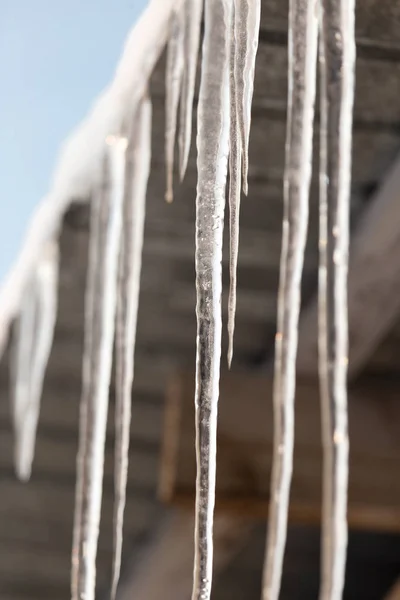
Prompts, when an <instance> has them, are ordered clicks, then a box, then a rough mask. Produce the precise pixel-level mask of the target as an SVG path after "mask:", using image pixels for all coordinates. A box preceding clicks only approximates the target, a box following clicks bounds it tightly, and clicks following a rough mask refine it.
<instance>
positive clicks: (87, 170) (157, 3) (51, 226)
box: [0, 0, 183, 356]
mask: <svg viewBox="0 0 400 600" xmlns="http://www.w3.org/2000/svg"><path fill="white" fill-rule="evenodd" d="M182 2H183V0H149V4H148V6H147V8H146V9H145V10H144V11H143V13H142V15H141V17H140V18H139V20H138V21H137V22H136V24H135V25H134V27H133V28H132V29H131V31H130V33H129V35H128V38H127V41H126V43H125V48H124V51H123V53H122V57H121V59H120V62H119V64H118V67H117V70H116V73H115V76H114V79H113V81H112V82H111V84H110V85H109V87H108V88H107V89H106V90H105V91H104V92H103V93H102V94H101V96H100V97H99V98H98V99H97V101H96V102H95V104H94V106H93V109H92V110H91V112H90V113H89V115H88V116H87V118H86V119H85V120H84V121H83V122H82V123H81V125H80V126H78V128H77V129H76V130H75V131H74V132H73V133H72V134H71V136H70V137H69V138H68V139H67V140H66V142H65V143H64V146H63V148H62V151H61V156H60V159H59V162H58V166H57V168H56V171H55V174H54V177H53V182H52V185H51V188H50V191H49V193H48V194H47V195H46V196H45V197H44V198H43V199H42V200H41V201H40V203H39V205H38V207H37V209H36V211H35V213H34V215H33V217H32V220H31V223H30V226H29V228H28V231H27V235H26V237H25V241H24V243H23V245H22V248H21V251H20V253H19V256H18V257H17V260H16V262H15V263H14V264H13V265H12V268H11V269H10V272H9V274H8V276H7V277H6V280H5V281H4V283H3V285H2V287H1V288H0V356H1V351H2V349H3V347H4V345H5V343H6V340H7V336H8V330H9V326H10V323H11V321H12V320H13V319H14V317H15V316H16V315H17V314H18V312H19V308H20V304H21V298H22V294H23V293H24V289H25V287H26V285H27V283H28V281H29V279H30V277H31V276H32V274H33V271H34V269H35V267H36V265H37V264H38V261H39V259H40V257H41V255H42V253H43V251H44V249H45V247H46V245H47V244H48V243H49V242H51V240H53V239H54V237H55V236H57V235H58V233H59V229H60V226H61V222H62V218H63V215H64V213H65V211H66V209H67V208H68V206H69V205H70V204H71V202H72V200H73V199H76V198H82V199H86V198H90V195H91V190H92V189H93V188H94V186H95V184H96V182H98V181H99V178H100V174H101V165H102V156H103V152H104V147H105V140H106V138H107V136H108V135H110V134H111V135H112V134H117V133H119V131H120V129H121V126H122V124H123V123H124V121H125V120H126V119H128V118H130V117H131V116H132V115H131V107H132V106H135V104H136V100H137V99H138V98H140V97H142V96H143V95H144V93H145V91H146V87H147V84H148V81H149V78H150V76H151V73H152V71H153V68H154V65H155V63H156V62H157V60H158V58H159V56H160V54H161V52H162V50H163V48H164V45H165V43H166V41H167V36H168V30H169V20H170V17H171V14H172V11H175V10H179V8H180V6H181V5H182Z"/></svg>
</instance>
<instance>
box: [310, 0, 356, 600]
mask: <svg viewBox="0 0 400 600" xmlns="http://www.w3.org/2000/svg"><path fill="white" fill-rule="evenodd" d="M321 4H322V6H321V8H322V12H321V19H320V33H321V37H320V70H321V135H320V151H321V158H320V241H319V245H320V268H319V298H320V302H319V371H320V386H321V414H322V438H323V448H324V471H323V531H322V564H321V568H322V577H321V589H320V599H321V600H340V598H342V593H343V586H344V576H345V566H346V548H347V483H348V453H349V440H348V424H347V389H346V379H347V362H348V358H347V357H348V324H347V270H348V251H349V248H348V246H349V212H350V177H351V140H352V136H351V132H352V113H353V98H354V68H355V39H354V9H355V7H354V0H334V1H332V0H329V1H326V0H322V2H321Z"/></svg>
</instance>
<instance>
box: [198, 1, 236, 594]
mask: <svg viewBox="0 0 400 600" xmlns="http://www.w3.org/2000/svg"><path fill="white" fill-rule="evenodd" d="M231 4H232V3H231V0H206V8H205V34H204V43H203V57H202V74H201V84H200V94H199V105H198V119H197V122H198V135H197V148H198V157H197V171H198V182H197V198H196V291H197V304H196V315H197V354H196V392H195V409H196V459H197V479H196V511H195V559H194V581H193V592H192V600H208V599H209V598H210V593H211V580H212V563H213V539H212V534H213V517H214V503H215V472H216V433H217V408H218V393H219V389H218V388H219V372H220V358H221V328H222V323H221V321H222V319H221V294H222V267H221V261H222V234H223V219H224V208H225V191H226V190H225V188H226V176H227V167H228V152H229V50H230V30H231Z"/></svg>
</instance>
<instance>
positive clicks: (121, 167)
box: [71, 136, 127, 600]
mask: <svg viewBox="0 0 400 600" xmlns="http://www.w3.org/2000/svg"><path fill="white" fill-rule="evenodd" d="M107 144H108V145H107V152H108V153H109V158H110V190H109V191H108V193H107V192H106V193H105V194H104V196H103V198H101V202H100V206H98V207H96V208H95V209H94V213H95V217H94V219H93V221H94V230H93V231H92V234H93V235H94V236H95V240H94V241H95V242H98V245H96V246H95V244H94V243H93V244H92V247H91V256H90V259H89V263H90V265H89V266H90V269H89V273H88V296H87V304H86V321H87V323H86V324H87V325H88V330H87V333H86V335H87V339H86V341H85V356H84V367H83V376H84V389H83V395H82V405H81V423H80V440H79V453H78V463H77V470H78V476H77V487H76V508H75V523H74V544H73V560H72V575H71V577H72V585H71V588H72V598H73V600H94V596H95V586H96V554H97V541H98V533H99V522H100V510H101V497H102V482H103V465H104V444H105V434H106V421H107V411H108V394H109V384H110V377H111V366H112V351H113V341H114V328H115V312H116V302H117V279H118V277H117V273H118V256H119V248H120V238H121V230H122V204H123V197H124V176H125V151H126V145H127V141H126V139H125V138H121V137H118V136H116V137H114V136H110V137H109V138H108V139H107ZM97 200H99V199H97ZM96 221H98V222H96ZM96 255H97V256H96ZM92 268H93V269H94V271H93V272H91V269H92Z"/></svg>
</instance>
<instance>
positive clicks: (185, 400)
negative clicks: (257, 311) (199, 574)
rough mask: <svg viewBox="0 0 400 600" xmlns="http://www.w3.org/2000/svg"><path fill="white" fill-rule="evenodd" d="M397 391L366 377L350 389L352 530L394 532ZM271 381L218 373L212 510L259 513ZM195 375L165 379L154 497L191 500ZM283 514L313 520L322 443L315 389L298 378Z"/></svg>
mask: <svg viewBox="0 0 400 600" xmlns="http://www.w3.org/2000/svg"><path fill="white" fill-rule="evenodd" d="M399 393H400V389H399V388H398V387H397V388H396V387H392V386H390V385H385V384H384V383H381V382H378V383H377V382H375V383H374V382H370V381H365V382H364V383H360V385H358V386H357V387H356V388H354V389H353V390H351V394H350V409H349V412H350V416H349V418H350V440H351V450H350V485H349V522H350V526H351V527H358V528H365V529H377V530H380V529H382V530H392V529H393V530H396V531H400V480H399V478H398V476H397V474H398V472H399V470H400V435H399V434H400V405H399V403H398V397H399ZM271 395H272V381H271V380H270V379H268V378H265V377H257V376H251V375H246V374H240V373H239V374H235V373H223V375H222V378H221V385H220V404H219V422H218V461H217V463H218V465H217V467H218V468H217V473H218V475H217V495H216V510H217V511H218V510H220V511H226V512H228V513H230V512H233V513H235V514H246V515H253V516H254V517H260V516H263V517H265V516H266V514H267V508H268V495H269V484H270V469H271V456H272V440H273V417H272V402H271ZM193 397H194V374H193V373H183V374H181V375H178V376H176V377H175V378H173V380H172V381H171V382H170V385H169V388H168V395H167V412H166V420H165V426H164V449H163V457H162V465H161V476H160V486H159V491H160V496H161V498H162V499H163V500H164V501H166V502H170V503H173V504H177V505H185V504H189V505H192V503H193V498H194V482H195V451H194V407H193ZM294 456H295V459H294V472H293V483H292V496H291V504H290V518H291V519H292V520H294V521H299V522H305V523H319V521H320V512H321V443H320V415H319V390H318V386H316V385H314V384H312V383H307V382H299V383H298V388H297V399H296V443H295V453H294Z"/></svg>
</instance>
